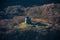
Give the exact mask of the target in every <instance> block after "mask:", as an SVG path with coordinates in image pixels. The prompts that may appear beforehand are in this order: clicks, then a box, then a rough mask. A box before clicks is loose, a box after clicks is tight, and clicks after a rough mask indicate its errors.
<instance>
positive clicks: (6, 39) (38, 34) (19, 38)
mask: <svg viewBox="0 0 60 40" xmlns="http://www.w3.org/2000/svg"><path fill="white" fill-rule="evenodd" d="M26 16H29V17H31V18H32V19H33V20H32V21H37V22H41V21H40V20H42V19H43V20H47V21H48V22H47V24H51V25H49V26H48V28H44V27H43V28H44V29H41V28H39V27H37V28H36V27H31V29H30V30H27V29H20V28H19V29H17V28H15V26H16V25H19V24H21V23H22V22H24V18H25V17H26ZM36 18H37V19H39V20H34V19H36ZM42 22H43V21H42ZM43 23H46V22H43ZM28 27H29V26H28ZM59 37H60V4H53V3H51V4H44V5H42V6H34V7H27V8H26V7H23V6H21V5H16V6H8V7H6V8H4V9H3V11H0V40H60V38H59Z"/></svg>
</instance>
